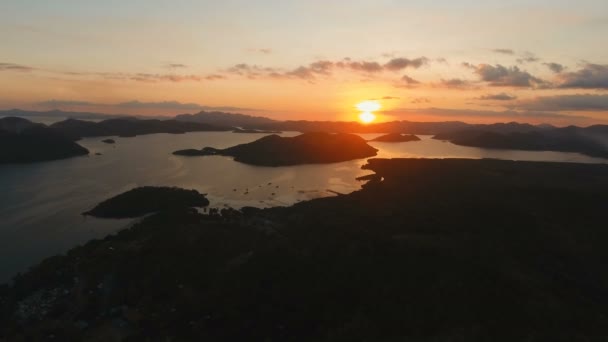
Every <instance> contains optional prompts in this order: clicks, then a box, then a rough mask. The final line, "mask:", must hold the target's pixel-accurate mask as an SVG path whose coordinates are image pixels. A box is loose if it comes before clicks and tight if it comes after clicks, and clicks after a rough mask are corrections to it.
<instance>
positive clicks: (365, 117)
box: [359, 112, 376, 123]
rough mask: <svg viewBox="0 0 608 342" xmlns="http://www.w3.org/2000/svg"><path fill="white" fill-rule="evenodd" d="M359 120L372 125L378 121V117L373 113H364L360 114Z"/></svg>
mask: <svg viewBox="0 0 608 342" xmlns="http://www.w3.org/2000/svg"><path fill="white" fill-rule="evenodd" d="M359 120H361V122H363V123H370V122H372V121H374V120H376V116H375V115H374V113H372V112H363V113H361V114H359Z"/></svg>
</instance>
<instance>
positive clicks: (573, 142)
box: [433, 125, 608, 158]
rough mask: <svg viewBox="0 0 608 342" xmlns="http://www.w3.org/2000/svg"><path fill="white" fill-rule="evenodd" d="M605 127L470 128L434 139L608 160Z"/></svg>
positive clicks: (607, 136)
mask: <svg viewBox="0 0 608 342" xmlns="http://www.w3.org/2000/svg"><path fill="white" fill-rule="evenodd" d="M601 128H603V126H600V125H597V126H591V127H589V128H579V127H566V128H552V129H545V130H530V131H512V132H504V131H495V130H485V129H466V130H459V131H453V132H448V133H441V134H437V135H435V136H434V137H433V139H437V140H444V141H449V142H451V143H453V144H456V145H462V146H471V147H481V148H493V149H512V150H525V151H558V152H576V153H581V154H584V155H588V156H591V157H600V158H608V144H606V143H605V141H606V139H608V133H606V131H605V130H601Z"/></svg>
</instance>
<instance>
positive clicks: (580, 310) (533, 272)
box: [0, 159, 608, 342]
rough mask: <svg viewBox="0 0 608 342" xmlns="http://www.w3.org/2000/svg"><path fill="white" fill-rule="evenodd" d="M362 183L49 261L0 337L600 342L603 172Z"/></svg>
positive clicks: (394, 177)
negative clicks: (286, 204) (335, 192)
mask: <svg viewBox="0 0 608 342" xmlns="http://www.w3.org/2000/svg"><path fill="white" fill-rule="evenodd" d="M364 168H365V169H366V170H368V171H369V172H370V173H373V174H375V175H376V176H377V177H376V178H375V180H370V181H368V183H366V184H365V185H364V187H363V189H362V190H360V191H356V192H353V193H351V194H346V195H341V196H336V197H327V198H321V199H315V200H311V201H308V202H301V203H299V204H296V205H293V206H290V207H278V208H270V209H256V208H243V210H242V211H239V210H235V209H228V208H226V209H222V210H221V211H220V212H213V213H210V214H202V213H199V212H196V211H193V210H189V209H187V208H185V209H179V210H172V211H162V212H159V213H156V214H152V215H150V216H147V217H145V218H143V219H141V221H140V222H138V223H136V224H135V225H133V226H131V227H129V228H127V229H124V230H122V231H120V232H118V233H117V234H113V235H110V236H107V237H105V238H103V239H99V240H93V241H90V242H88V243H86V244H84V245H82V246H79V247H75V248H74V249H72V250H70V251H68V252H67V253H65V254H63V255H58V256H55V257H51V258H48V259H46V260H45V261H43V262H42V263H40V264H39V265H37V266H35V267H33V268H32V269H31V270H29V271H28V272H25V273H23V274H21V275H19V276H17V277H15V279H14V282H13V284H11V285H6V286H3V287H2V286H0V336H2V337H3V338H4V339H5V340H7V341H19V340H23V341H40V340H48V339H49V336H53V337H54V340H58V341H81V340H104V341H105V340H112V341H114V340H116V341H119V340H127V341H141V340H160V341H169V340H172V341H291V340H293V341H352V340H355V341H359V340H365V341H404V340H405V341H408V340H411V341H505V342H506V341H522V340H526V339H530V337H531V336H534V340H537V341H592V340H595V337H597V336H608V315H607V314H606V313H607V309H606V308H607V307H608V270H607V269H606V245H608V234H607V233H606V214H605V213H606V211H607V210H608V165H586V164H574V163H542V162H513V161H501V160H465V159H393V160H390V159H371V160H369V161H368V164H367V165H366V166H365V167H364ZM154 197H155V198H159V197H164V194H161V193H158V194H157V195H155V196H154ZM128 205H129V206H131V207H132V209H133V208H136V207H137V206H139V204H138V203H137V201H129V203H128ZM573 212H574V213H576V215H573ZM573 322H576V324H572V323H573ZM108 336H113V338H112V339H110V338H109V337H108Z"/></svg>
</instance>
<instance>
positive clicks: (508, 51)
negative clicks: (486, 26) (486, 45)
mask: <svg viewBox="0 0 608 342" xmlns="http://www.w3.org/2000/svg"><path fill="white" fill-rule="evenodd" d="M492 51H494V52H496V53H501V54H503V55H514V54H515V51H513V50H511V49H492Z"/></svg>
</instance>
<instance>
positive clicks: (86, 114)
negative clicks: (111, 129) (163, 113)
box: [0, 109, 133, 120]
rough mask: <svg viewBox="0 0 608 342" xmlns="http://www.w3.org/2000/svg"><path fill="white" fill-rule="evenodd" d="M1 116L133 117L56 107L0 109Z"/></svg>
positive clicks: (89, 118)
mask: <svg viewBox="0 0 608 342" xmlns="http://www.w3.org/2000/svg"><path fill="white" fill-rule="evenodd" d="M2 116H16V117H22V118H29V117H56V118H73V119H85V120H99V119H111V118H126V117H133V116H132V115H126V114H103V113H91V112H69V111H62V110H57V109H55V110H47V111H33V110H21V109H9V110H0V117H2Z"/></svg>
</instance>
